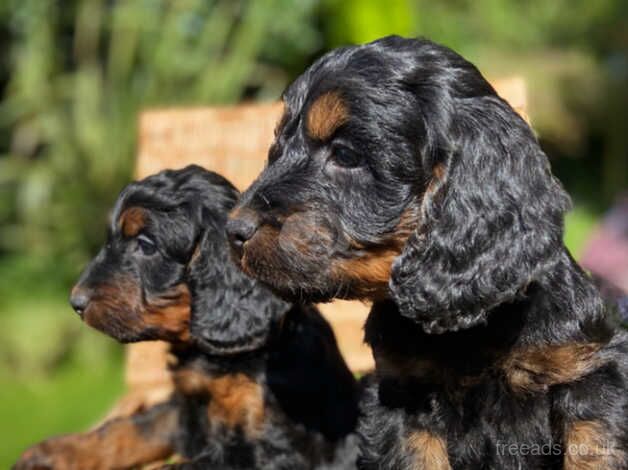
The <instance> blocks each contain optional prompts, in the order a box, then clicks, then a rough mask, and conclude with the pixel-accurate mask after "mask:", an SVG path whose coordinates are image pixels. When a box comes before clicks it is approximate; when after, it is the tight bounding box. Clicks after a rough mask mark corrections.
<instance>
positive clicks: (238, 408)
mask: <svg viewBox="0 0 628 470" xmlns="http://www.w3.org/2000/svg"><path fill="white" fill-rule="evenodd" d="M174 380H175V386H176V389H177V391H178V392H179V393H180V394H181V395H182V396H183V399H184V400H188V401H193V402H195V403H196V404H197V405H196V407H195V408H197V409H198V408H199V407H200V408H201V410H203V411H202V415H203V416H201V417H202V418H203V419H202V421H204V422H205V423H206V426H205V427H206V433H207V434H208V435H218V436H226V435H230V434H233V433H235V434H238V435H240V436H242V437H243V438H245V439H254V438H256V437H258V436H259V435H260V434H261V433H262V431H263V427H264V423H265V421H266V420H267V419H268V416H267V406H266V400H265V391H264V387H263V386H262V384H261V383H260V382H259V381H257V380H255V379H254V378H253V377H251V376H249V375H247V374H245V373H243V372H230V373H222V374H213V373H206V372H204V371H199V370H195V369H194V368H181V369H178V370H176V371H174ZM197 413H198V411H197ZM198 418H199V417H197V419H198Z"/></svg>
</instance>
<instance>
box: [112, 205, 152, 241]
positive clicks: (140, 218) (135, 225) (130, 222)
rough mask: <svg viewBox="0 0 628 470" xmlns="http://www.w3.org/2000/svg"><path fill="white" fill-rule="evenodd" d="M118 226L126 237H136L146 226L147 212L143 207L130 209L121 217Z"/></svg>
mask: <svg viewBox="0 0 628 470" xmlns="http://www.w3.org/2000/svg"><path fill="white" fill-rule="evenodd" d="M118 224H119V226H120V230H122V234H123V235H124V236H125V237H134V236H136V235H137V234H138V233H140V232H141V231H142V229H143V228H144V226H145V225H146V210H145V209H143V208H141V207H129V208H128V209H125V210H124V212H122V214H121V215H120V219H119V220H118Z"/></svg>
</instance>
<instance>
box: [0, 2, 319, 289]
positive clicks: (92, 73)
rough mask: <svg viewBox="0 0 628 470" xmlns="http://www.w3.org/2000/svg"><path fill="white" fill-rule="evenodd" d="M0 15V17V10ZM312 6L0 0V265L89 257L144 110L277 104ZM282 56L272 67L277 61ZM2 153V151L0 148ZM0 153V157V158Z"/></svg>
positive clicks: (307, 35)
mask: <svg viewBox="0 0 628 470" xmlns="http://www.w3.org/2000/svg"><path fill="white" fill-rule="evenodd" d="M7 5H8V7H6V6H7ZM313 8H314V2H313V1H301V2H290V1H287V0H269V1H264V2H257V1H229V0H224V1H206V0H170V1H166V0H120V1H113V2H112V1H104V0H82V1H79V0H73V1H64V2H58V1H54V0H8V2H7V3H5V8H2V9H0V22H1V23H2V25H4V26H5V27H6V28H7V29H8V31H9V32H10V34H11V38H12V41H11V42H10V43H9V44H10V49H9V51H8V52H9V54H10V56H9V57H10V60H9V62H10V67H11V72H10V77H9V81H8V83H7V85H6V88H5V91H4V94H3V97H2V101H1V102H0V129H1V130H2V131H4V132H7V133H8V134H9V135H10V142H9V143H8V144H5V148H4V153H5V155H4V156H3V157H0V175H1V176H0V191H1V192H0V217H1V219H0V220H1V225H0V250H1V251H0V253H1V252H2V251H4V252H5V253H7V252H8V253H20V252H22V253H28V254H29V255H34V256H40V257H48V258H51V259H54V260H56V262H57V263H59V266H58V267H59V273H60V275H61V276H62V277H63V276H64V275H65V273H67V277H68V279H69V278H71V277H73V276H74V275H76V272H77V269H78V268H79V267H80V266H82V265H83V264H84V262H85V260H86V259H87V258H88V257H89V255H90V254H92V253H93V252H94V250H95V248H96V247H97V246H98V245H99V244H100V242H101V240H102V237H103V235H104V222H105V219H106V213H107V211H108V209H109V207H110V205H111V203H112V202H113V200H114V199H115V197H116V195H117V191H118V190H119V189H120V188H121V187H122V186H123V185H124V184H125V183H126V182H128V181H129V180H130V179H131V176H132V169H133V161H134V158H133V157H134V151H135V145H136V141H135V136H136V120H137V114H138V111H139V110H140V109H141V108H143V107H146V106H166V105H172V104H177V105H186V104H187V105H194V106H198V105H201V104H216V103H233V102H236V101H238V100H241V99H243V98H246V99H258V98H266V97H273V98H275V97H277V96H278V95H279V93H280V92H281V90H282V89H283V87H284V86H285V85H286V83H287V81H288V80H289V79H290V78H291V73H290V68H291V67H293V68H301V67H302V66H303V65H304V64H302V63H299V60H297V59H296V57H300V58H301V59H300V60H306V57H307V56H308V54H311V51H312V50H314V49H316V48H318V47H320V38H319V35H318V33H317V32H316V30H315V29H314V27H313V26H312V25H311V19H310V17H311V12H312V10H313ZM282 50H289V51H291V53H290V54H287V55H286V61H284V60H283V55H282V54H280V53H277V51H282ZM0 145H2V143H0ZM0 152H2V148H1V147H0Z"/></svg>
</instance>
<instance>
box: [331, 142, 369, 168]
mask: <svg viewBox="0 0 628 470" xmlns="http://www.w3.org/2000/svg"><path fill="white" fill-rule="evenodd" d="M329 158H330V160H331V161H333V162H334V163H335V164H336V165H338V166H341V167H343V168H356V167H358V166H361V165H362V164H363V163H364V158H362V155H360V154H359V153H357V152H356V151H354V150H353V149H351V148H349V147H347V146H346V145H338V144H336V145H334V146H333V147H332V149H331V156H330V157H329Z"/></svg>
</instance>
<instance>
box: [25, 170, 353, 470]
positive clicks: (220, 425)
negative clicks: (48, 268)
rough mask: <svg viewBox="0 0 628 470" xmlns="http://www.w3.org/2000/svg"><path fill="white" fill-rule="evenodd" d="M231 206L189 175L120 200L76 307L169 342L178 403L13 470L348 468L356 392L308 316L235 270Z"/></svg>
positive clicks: (94, 321) (126, 331) (52, 447)
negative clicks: (167, 456)
mask: <svg viewBox="0 0 628 470" xmlns="http://www.w3.org/2000/svg"><path fill="white" fill-rule="evenodd" d="M237 197H238V192H237V190H236V189H235V188H234V187H233V186H232V185H231V184H230V183H229V182H228V181H227V180H225V179H224V178H222V177H221V176H219V175H217V174H215V173H212V172H209V171H206V170H204V169H202V168H200V167H198V166H189V167H187V168H185V169H183V170H176V171H174V170H168V171H164V172H161V173H159V174H156V175H154V176H150V177H148V178H146V179H143V180H141V181H139V182H135V183H132V184H130V185H129V186H127V187H126V188H125V189H124V190H123V191H122V193H121V194H120V196H119V198H118V201H117V202H116V205H115V207H114V210H113V213H112V222H111V226H110V229H109V236H108V240H107V244H106V245H105V246H104V247H103V248H102V250H101V252H100V253H99V254H98V255H97V256H96V257H95V259H94V260H93V261H92V262H91V263H90V265H89V266H88V267H87V268H86V270H85V272H84V273H83V275H82V276H81V279H80V280H79V283H78V284H77V286H76V287H75V288H74V290H73V295H72V297H73V300H72V303H73V304H74V305H75V306H77V305H78V304H80V303H81V302H80V299H78V298H80V297H81V296H85V295H87V296H89V297H90V300H89V303H88V304H87V305H81V306H80V308H79V311H80V313H81V315H82V317H83V318H84V319H85V320H86V321H88V322H89V323H90V324H91V325H93V326H95V327H96V328H98V329H101V330H103V331H104V332H106V333H107V334H109V335H111V336H113V337H115V338H117V339H119V340H121V341H137V340H144V339H165V340H170V341H171V342H172V347H171V352H172V353H173V354H174V355H175V357H176V358H177V362H176V365H174V366H173V368H172V372H173V376H174V381H175V392H174V394H173V395H172V397H171V398H170V400H169V401H168V402H167V403H164V404H160V405H157V406H156V407H154V408H151V409H149V410H146V411H142V412H139V413H137V414H135V415H133V416H131V417H129V418H122V419H117V420H113V421H112V422H109V423H106V424H105V425H104V426H103V427H101V428H99V429H97V430H96V431H94V432H93V433H87V434H83V435H70V436H65V437H62V438H57V439H56V440H55V439H52V440H49V441H45V442H44V443H41V444H39V445H38V446H35V447H34V448H33V449H31V450H29V451H27V453H26V454H25V456H24V457H23V458H22V460H21V461H20V462H19V463H18V464H17V465H16V467H15V468H16V469H26V468H47V467H46V465H49V467H50V468H60V467H64V468H65V465H70V466H71V467H72V468H81V469H88V468H92V463H91V462H92V461H91V460H89V459H90V458H94V457H95V458H96V459H97V460H100V464H99V465H101V466H99V467H98V468H105V467H106V466H107V465H111V466H113V467H115V468H135V467H136V466H137V465H139V464H142V463H148V461H149V460H141V459H149V458H152V456H154V455H158V454H159V452H157V451H153V452H152V453H150V452H147V451H146V449H148V448H151V449H158V450H159V451H160V452H161V454H164V453H168V452H167V451H168V450H169V451H170V452H169V453H173V452H174V453H177V454H179V455H181V456H183V457H184V460H185V462H184V463H180V464H176V465H175V466H176V467H177V468H216V469H219V468H220V469H222V468H224V469H238V468H246V469H250V468H266V469H286V470H288V469H312V468H353V467H354V466H355V458H356V456H357V439H356V437H355V436H354V435H353V432H354V430H355V426H356V423H357V413H358V409H357V402H358V387H357V383H356V381H355V379H354V378H353V376H352V374H351V372H350V371H349V370H348V368H347V366H346V364H345V362H344V361H343V359H342V357H341V355H340V352H339V350H338V347H337V345H336V340H335V337H334V334H333V331H332V330H331V327H330V326H329V324H328V323H327V322H326V321H325V320H324V318H323V317H322V316H321V314H320V313H319V312H318V310H317V309H316V308H315V307H314V306H312V305H308V304H305V305H301V304H295V305H291V304H289V303H287V302H285V301H282V300H280V299H278V298H277V297H275V296H274V295H273V294H271V293H270V292H269V291H268V290H267V288H265V287H263V286H262V285H260V284H259V283H258V282H257V281H254V280H252V279H250V278H248V277H247V276H246V275H244V274H242V273H241V272H240V271H239V270H238V269H236V268H235V266H233V265H232V262H231V261H230V260H229V257H228V245H227V240H226V236H225V233H224V225H225V222H226V219H227V213H228V211H229V210H230V209H231V208H233V206H234V204H235V202H236V199H237ZM130 208H132V209H133V210H134V211H135V212H133V213H132V215H131V216H129V212H128V210H129V209H130ZM125 214H126V215H125ZM125 223H126V224H129V223H130V224H131V225H130V226H128V227H125ZM133 224H135V225H133ZM141 237H144V238H142V239H140V238H141ZM147 240H148V241H147ZM151 242H152V244H151ZM184 287H185V288H184ZM182 292H183V294H181V293H182ZM186 293H189V296H188V295H187V294H186ZM133 296H135V297H138V298H130V297H133ZM111 297H120V298H121V299H123V300H118V301H115V302H114V301H113V300H112V299H111ZM83 303H84V302H83ZM190 307H191V308H190ZM159 308H161V309H163V312H165V313H163V315H164V318H163V319H162V320H161V324H155V322H154V319H153V318H154V317H155V315H158V314H159V312H158V309H159ZM190 310H191V313H190ZM166 315H170V316H173V315H176V316H180V317H181V318H180V320H181V321H178V322H177V323H176V324H175V326H172V323H171V322H170V323H169V322H168V321H167V320H168V319H166V318H165V316H166ZM186 315H187V317H186ZM188 322H189V325H188ZM166 325H171V326H168V327H166ZM180 325H183V327H182V330H183V331H179V330H180V329H181V328H179V327H180ZM129 423H130V424H129ZM125 446H130V447H131V450H130V451H128V454H125V452H124V451H123V450H121V449H125ZM164 449H165V450H164ZM112 453H113V454H114V455H111V454H112ZM115 454H118V455H115ZM161 454H159V455H160V456H161V457H163V455H161ZM146 456H149V457H146ZM64 459H65V460H64ZM138 459H140V460H138ZM60 462H63V463H60ZM65 462H72V463H71V464H68V463H65ZM107 462H109V463H107ZM111 462H115V463H111Z"/></svg>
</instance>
